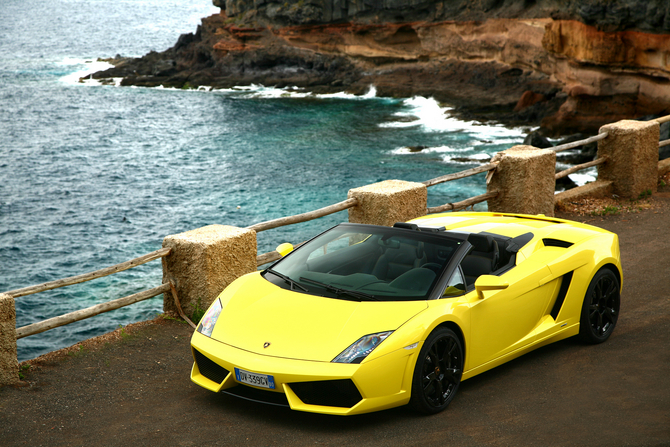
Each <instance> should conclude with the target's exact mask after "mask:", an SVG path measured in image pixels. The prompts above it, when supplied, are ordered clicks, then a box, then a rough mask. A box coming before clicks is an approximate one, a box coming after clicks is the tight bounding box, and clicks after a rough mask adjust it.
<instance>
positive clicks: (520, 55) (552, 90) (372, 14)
mask: <svg viewBox="0 0 670 447" xmlns="http://www.w3.org/2000/svg"><path fill="white" fill-rule="evenodd" d="M214 3H215V4H216V5H217V6H220V7H222V9H225V10H222V12H221V14H217V15H214V16H211V17H208V18H206V19H203V22H202V26H200V27H199V28H198V31H197V33H196V34H195V35H193V34H187V35H183V36H181V37H180V39H179V41H178V42H177V44H176V45H175V46H174V47H173V48H171V49H169V50H167V51H165V52H163V53H150V54H148V55H146V56H144V57H143V58H140V59H134V60H130V61H126V62H124V63H121V64H119V65H117V66H116V67H115V68H114V69H111V70H108V71H106V72H100V73H97V74H96V75H94V76H95V77H98V78H105V77H123V78H124V80H123V84H125V85H131V84H132V85H161V84H162V85H166V86H167V85H171V86H177V87H181V86H184V85H190V86H198V85H207V86H213V87H231V86H235V85H245V84H249V83H261V84H265V85H276V86H298V87H302V88H306V89H309V90H312V91H315V92H333V91H341V90H348V91H351V92H354V93H362V92H363V91H365V90H366V89H367V88H368V86H369V85H371V84H374V85H375V86H376V87H377V90H378V92H379V94H381V95H393V96H412V95H424V96H433V97H435V98H436V99H438V100H441V101H444V102H447V103H449V104H451V105H454V106H456V107H457V110H458V111H459V112H460V113H462V114H465V115H468V116H471V117H473V116H474V117H484V118H486V117H491V118H495V119H497V120H500V121H504V122H510V123H516V124H518V123H529V124H533V125H536V124H542V126H543V127H544V128H545V129H546V131H547V132H548V133H549V134H561V133H563V134H565V133H571V132H576V131H579V132H587V133H588V132H594V131H597V129H598V127H599V126H600V125H602V124H605V123H609V122H612V121H615V120H618V119H623V118H636V117H640V116H644V115H650V114H662V113H670V83H669V81H670V61H669V60H668V59H669V55H670V34H664V32H665V31H666V30H670V3H666V1H665V0H663V1H660V0H657V1H654V0H651V1H647V2H638V1H636V0H627V1H623V0H621V1H605V0H582V1H570V0H537V1H533V0H475V1H472V0H470V1H461V0H455V1H448V2H447V1H444V2H435V1H419V0H366V1H363V0H356V1H346V0H299V1H297V2H296V1H290V2H283V3H281V4H280V3H274V2H270V1H266V0H255V1H254V2H251V1H250V0H227V1H225V4H224V3H223V2H222V1H221V0H218V3H217V0H215V2H214ZM559 4H560V5H559ZM559 6H560V8H559Z"/></svg>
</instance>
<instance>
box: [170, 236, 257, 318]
mask: <svg viewBox="0 0 670 447" xmlns="http://www.w3.org/2000/svg"><path fill="white" fill-rule="evenodd" d="M163 247H169V248H171V249H172V252H171V253H170V255H169V256H166V257H165V258H163V283H167V282H169V281H172V282H173V283H174V284H175V288H176V289H177V295H178V296H179V301H180V303H181V307H182V309H183V310H184V313H185V314H186V315H188V316H190V315H193V311H194V310H195V309H196V306H197V307H199V308H200V309H207V308H208V307H209V305H210V304H211V303H212V302H213V301H214V299H216V297H217V296H218V295H219V294H220V293H221V291H222V290H223V289H225V288H226V286H228V284H230V283H231V282H233V281H234V280H235V279H237V278H239V277H240V276H242V275H244V274H246V273H250V272H254V271H256V255H257V253H256V232H255V231H253V230H247V229H243V228H237V227H231V226H226V225H209V226H206V227H202V228H198V229H196V230H191V231H187V232H185V233H180V234H174V235H171V236H167V237H166V238H165V239H163ZM163 310H164V311H165V312H177V307H176V306H175V304H174V299H173V297H172V294H171V293H166V294H164V297H163Z"/></svg>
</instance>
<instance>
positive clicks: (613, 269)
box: [597, 263, 623, 290]
mask: <svg viewBox="0 0 670 447" xmlns="http://www.w3.org/2000/svg"><path fill="white" fill-rule="evenodd" d="M602 269H607V270H610V271H611V272H612V273H614V276H616V279H617V281H619V290H621V287H622V286H623V283H622V277H621V271H619V268H618V267H617V266H616V265H615V264H613V263H607V264H604V265H603V266H601V267H600V268H599V269H598V270H597V271H600V270H602Z"/></svg>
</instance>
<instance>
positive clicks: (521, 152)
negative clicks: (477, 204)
mask: <svg viewBox="0 0 670 447" xmlns="http://www.w3.org/2000/svg"><path fill="white" fill-rule="evenodd" d="M491 161H498V162H499V164H498V167H497V168H496V170H495V172H494V173H493V175H492V176H491V181H490V182H489V184H488V185H487V187H486V189H487V192H492V191H499V193H498V196H497V197H494V198H493V199H489V201H488V206H489V211H493V212H501V213H517V214H544V215H545V216H553V215H554V190H555V189H556V179H555V175H556V152H554V151H552V150H549V149H537V148H535V147H533V146H514V147H512V148H511V149H507V150H506V151H503V152H498V153H497V154H496V155H495V157H493V160H491Z"/></svg>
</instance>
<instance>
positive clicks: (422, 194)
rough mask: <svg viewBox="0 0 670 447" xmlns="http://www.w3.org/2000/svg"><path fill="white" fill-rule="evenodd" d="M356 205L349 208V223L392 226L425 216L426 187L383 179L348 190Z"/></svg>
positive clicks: (419, 184) (420, 184)
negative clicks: (356, 201)
mask: <svg viewBox="0 0 670 447" xmlns="http://www.w3.org/2000/svg"><path fill="white" fill-rule="evenodd" d="M348 197H349V198H352V197H355V198H357V199H358V205H357V206H355V207H353V208H349V222H354V223H364V224H373V225H385V226H392V225H393V224H394V223H396V222H405V221H408V220H411V219H414V218H417V217H420V216H425V215H426V209H427V205H426V204H427V200H428V190H427V189H426V185H424V184H422V183H414V182H405V181H402V180H385V181H383V182H379V183H374V184H372V185H366V186H361V187H360V188H354V189H350V190H349V194H348Z"/></svg>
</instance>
